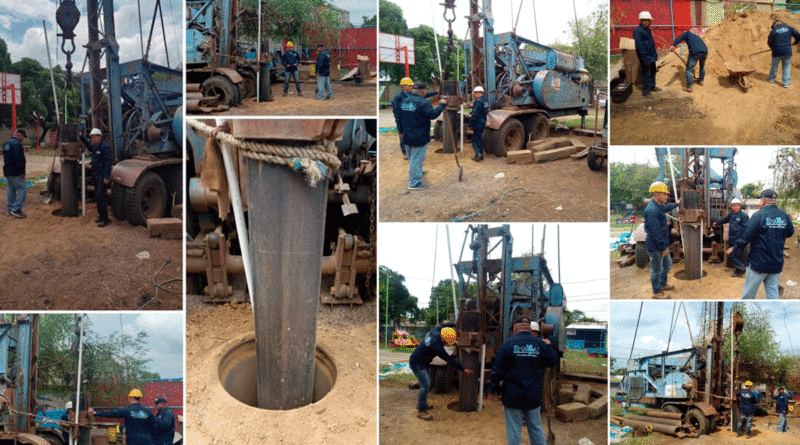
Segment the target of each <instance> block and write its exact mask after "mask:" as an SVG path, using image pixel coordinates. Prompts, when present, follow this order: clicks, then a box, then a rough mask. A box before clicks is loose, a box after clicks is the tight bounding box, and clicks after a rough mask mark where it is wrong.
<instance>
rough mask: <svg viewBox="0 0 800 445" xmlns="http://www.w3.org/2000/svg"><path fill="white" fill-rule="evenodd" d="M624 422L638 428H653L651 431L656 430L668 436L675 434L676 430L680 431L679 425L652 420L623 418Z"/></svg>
mask: <svg viewBox="0 0 800 445" xmlns="http://www.w3.org/2000/svg"><path fill="white" fill-rule="evenodd" d="M624 422H625V424H626V425H628V426H633V427H639V428H647V427H648V426H650V427H652V428H653V431H658V432H659V433H664V434H669V435H670V436H677V435H678V431H680V427H677V426H670V425H663V424H660V423H654V422H641V421H638V420H631V419H628V418H626V419H625V420H624Z"/></svg>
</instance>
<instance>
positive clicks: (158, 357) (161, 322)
mask: <svg viewBox="0 0 800 445" xmlns="http://www.w3.org/2000/svg"><path fill="white" fill-rule="evenodd" d="M87 319H88V320H90V321H91V326H89V329H91V330H92V331H94V332H96V333H98V334H99V335H100V336H102V337H106V338H107V337H108V336H109V335H111V334H112V333H114V332H116V333H117V334H119V332H120V331H121V332H123V333H125V334H126V335H131V336H134V337H135V336H136V335H137V334H138V333H139V332H146V333H147V337H146V338H145V340H144V341H145V343H146V345H147V348H149V349H150V351H149V352H148V353H147V354H146V355H145V357H143V358H144V359H150V360H151V361H150V362H149V363H148V365H147V366H148V368H149V370H150V371H151V372H156V373H158V374H159V375H160V376H161V378H164V379H175V378H183V343H184V335H183V331H184V329H183V319H184V317H183V313H182V312H157V311H151V312H141V313H122V314H120V313H116V314H114V313H92V314H89V315H88V316H87Z"/></svg>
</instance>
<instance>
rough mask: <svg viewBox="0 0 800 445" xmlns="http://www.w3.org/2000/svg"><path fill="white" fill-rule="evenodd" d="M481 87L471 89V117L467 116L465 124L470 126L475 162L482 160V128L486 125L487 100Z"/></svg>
mask: <svg viewBox="0 0 800 445" xmlns="http://www.w3.org/2000/svg"><path fill="white" fill-rule="evenodd" d="M483 93H484V92H483V87H482V86H477V87H475V89H474V90H472V95H473V96H474V97H475V100H474V101H473V103H472V117H470V118H469V122H468V123H467V126H468V127H469V128H472V150H473V151H474V152H475V156H473V157H472V160H473V161H475V162H480V161H483V129H484V128H485V127H486V113H488V112H489V102H487V101H486V97H484V94H483Z"/></svg>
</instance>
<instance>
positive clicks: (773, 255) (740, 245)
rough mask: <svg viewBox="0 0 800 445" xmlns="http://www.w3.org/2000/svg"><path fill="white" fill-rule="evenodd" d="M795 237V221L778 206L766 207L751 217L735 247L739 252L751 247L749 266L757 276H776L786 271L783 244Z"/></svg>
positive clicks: (735, 251) (748, 258)
mask: <svg viewBox="0 0 800 445" xmlns="http://www.w3.org/2000/svg"><path fill="white" fill-rule="evenodd" d="M792 235H794V226H793V225H792V219H791V218H790V217H789V215H787V214H786V212H784V211H783V210H781V209H779V208H778V206H776V205H774V204H771V205H767V206H764V207H763V208H762V209H761V210H759V211H757V212H756V213H754V214H753V216H752V217H750V221H748V222H747V226H745V228H744V232H742V234H741V235H739V238H738V239H737V240H736V244H734V246H733V253H734V254H735V253H737V252H739V251H741V250H742V249H744V247H745V246H746V245H748V244H750V254H749V255H748V256H747V265H748V267H750V268H751V269H753V270H754V271H756V272H758V273H766V274H774V273H781V271H782V270H783V245H784V243H785V242H786V238H789V237H791V236H792Z"/></svg>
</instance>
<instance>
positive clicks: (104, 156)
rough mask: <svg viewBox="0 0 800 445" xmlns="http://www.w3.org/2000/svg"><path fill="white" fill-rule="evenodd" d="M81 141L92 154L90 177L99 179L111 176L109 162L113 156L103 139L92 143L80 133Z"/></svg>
mask: <svg viewBox="0 0 800 445" xmlns="http://www.w3.org/2000/svg"><path fill="white" fill-rule="evenodd" d="M80 139H81V142H83V145H85V146H86V148H87V149H88V150H89V152H91V154H92V178H94V180H95V181H101V180H103V179H108V178H110V177H111V164H112V163H113V162H114V158H113V157H112V156H111V147H109V146H108V144H106V143H105V142H103V141H100V143H99V144H97V145H94V144H92V142H91V141H90V140H89V139H86V137H84V136H83V135H80Z"/></svg>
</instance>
